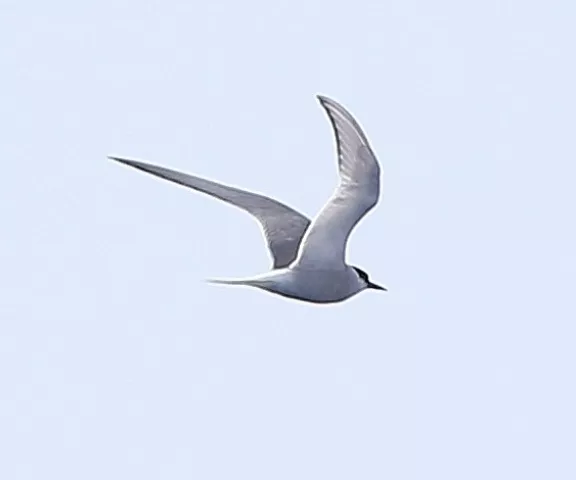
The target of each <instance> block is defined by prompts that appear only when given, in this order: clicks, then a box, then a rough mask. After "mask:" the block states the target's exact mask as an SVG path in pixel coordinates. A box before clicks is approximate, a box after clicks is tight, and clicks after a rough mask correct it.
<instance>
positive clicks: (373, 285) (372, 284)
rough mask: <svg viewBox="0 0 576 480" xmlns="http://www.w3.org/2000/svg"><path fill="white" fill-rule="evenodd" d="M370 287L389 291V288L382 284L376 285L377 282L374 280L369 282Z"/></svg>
mask: <svg viewBox="0 0 576 480" xmlns="http://www.w3.org/2000/svg"><path fill="white" fill-rule="evenodd" d="M368 288H373V289H374V290H383V291H385V292H387V291H388V289H387V288H385V287H381V286H380V285H376V284H375V283H372V282H368Z"/></svg>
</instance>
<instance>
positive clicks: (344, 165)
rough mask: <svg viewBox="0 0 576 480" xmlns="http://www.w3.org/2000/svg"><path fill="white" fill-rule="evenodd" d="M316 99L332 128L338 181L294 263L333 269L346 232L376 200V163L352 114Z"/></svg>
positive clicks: (342, 255) (343, 254)
mask: <svg viewBox="0 0 576 480" xmlns="http://www.w3.org/2000/svg"><path fill="white" fill-rule="evenodd" d="M318 100H319V101H320V104H321V105H322V106H323V107H324V109H325V110H326V113H327V114H328V118H329V119H330V122H331V123H332V127H333V129H334V135H335V137H336V149H337V154H338V169H339V174H340V184H339V185H338V188H337V189H336V191H335V192H334V194H333V196H332V197H331V198H330V200H329V201H328V203H327V204H326V205H325V206H324V207H323V208H322V210H321V211H320V213H319V214H318V215H317V216H316V218H315V219H314V220H313V221H312V224H311V225H310V228H309V229H308V230H307V231H306V234H305V235H304V238H303V239H302V243H301V244H300V249H299V252H298V258H297V263H298V264H299V265H301V266H309V267H314V268H322V266H324V267H325V268H326V269H333V268H339V267H341V266H343V265H344V264H345V257H346V244H347V242H348V237H349V235H350V233H351V232H352V230H353V229H354V227H355V226H356V224H357V223H358V222H359V221H360V219H361V218H362V217H363V216H364V215H366V213H368V211H370V210H371V209H372V208H373V207H374V205H376V203H377V202H378V197H379V196H380V166H379V165H378V161H377V160H376V156H375V155H374V152H373V151H372V148H371V147H370V144H369V143H368V139H367V138H366V135H365V134H364V132H363V131H362V129H361V127H360V125H358V123H357V122H356V120H355V119H354V118H353V117H352V115H351V114H350V113H349V112H348V111H347V110H346V109H345V108H344V107H343V106H342V105H340V104H339V103H337V102H335V101H334V100H331V99H329V98H326V97H323V96H318Z"/></svg>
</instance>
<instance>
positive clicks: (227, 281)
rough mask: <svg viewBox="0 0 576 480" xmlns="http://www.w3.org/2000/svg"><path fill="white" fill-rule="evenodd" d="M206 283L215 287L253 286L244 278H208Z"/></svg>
mask: <svg viewBox="0 0 576 480" xmlns="http://www.w3.org/2000/svg"><path fill="white" fill-rule="evenodd" d="M206 281H207V282H208V283H215V284H217V285H253V283H252V282H250V280H248V279H245V278H208V279H206Z"/></svg>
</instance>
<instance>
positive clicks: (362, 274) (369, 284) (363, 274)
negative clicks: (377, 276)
mask: <svg viewBox="0 0 576 480" xmlns="http://www.w3.org/2000/svg"><path fill="white" fill-rule="evenodd" d="M352 268H353V269H354V270H356V273H357V274H358V276H359V277H360V278H361V279H362V280H364V281H365V282H366V288H373V289H374V290H384V291H388V289H386V288H384V287H381V286H380V285H376V284H375V283H372V282H371V281H370V279H369V278H368V274H367V273H366V272H365V271H364V270H362V269H361V268H358V267H352Z"/></svg>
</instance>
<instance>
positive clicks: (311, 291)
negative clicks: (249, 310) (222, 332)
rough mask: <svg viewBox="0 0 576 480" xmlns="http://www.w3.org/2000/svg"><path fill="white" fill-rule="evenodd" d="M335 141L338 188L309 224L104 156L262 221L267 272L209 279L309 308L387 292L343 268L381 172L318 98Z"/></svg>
mask: <svg viewBox="0 0 576 480" xmlns="http://www.w3.org/2000/svg"><path fill="white" fill-rule="evenodd" d="M317 98H318V101H319V102H320V105H321V106H322V107H323V108H324V109H325V111H326V113H327V115H328V118H329V120H330V123H331V125H332V129H333V131H334V136H335V139H336V150H337V157H338V171H339V176H340V182H339V185H338V187H337V188H336V190H335V192H334V194H333V195H332V197H331V198H330V199H329V200H328V202H327V203H326V204H325V205H324V207H323V208H322V209H321V210H320V212H319V213H318V215H317V216H316V217H315V218H314V219H313V220H312V221H310V220H309V219H308V218H307V217H306V216H304V215H302V214H301V213H299V212H297V211H296V210H294V209H293V208H290V207H289V206H287V205H285V204H283V203H280V202H278V201H277V200H274V199H272V198H269V197H266V196H263V195H259V194H256V193H251V192H247V191H244V190H241V189H238V188H234V187H230V186H227V185H223V184H220V183H217V182H214V181H211V180H207V179H204V178H200V177H196V176H193V175H188V174H186V173H181V172H178V171H175V170H171V169H168V168H164V167H160V166H157V165H151V164H148V163H144V162H142V161H140V160H136V159H131V158H123V157H118V156H109V157H108V158H109V159H111V160H116V161H118V162H121V163H123V164H125V165H129V166H131V167H134V168H137V169H139V170H142V171H144V172H147V173H151V174H152V175H156V176H158V177H161V178H164V179H166V180H170V181H171V182H175V183H177V184H180V185H183V186H185V187H188V188H191V189H193V190H197V191H199V192H203V193H206V194H208V195H211V196H213V197H216V198H218V199H220V200H223V201H225V202H228V203H230V204H232V205H234V206H236V207H239V208H241V209H243V210H245V211H246V212H248V213H250V214H251V215H253V216H254V217H255V218H256V220H258V222H259V223H260V226H261V228H262V231H263V233H264V237H265V239H266V242H267V244H268V249H269V251H270V254H271V257H272V269H271V270H270V271H269V272H266V273H263V274H260V275H256V276H253V277H248V278H240V279H222V280H209V282H211V283H218V284H226V285H247V286H251V287H257V288H260V289H263V290H266V291H268V292H272V293H276V294H279V295H282V296H285V297H289V298H293V299H298V300H303V301H308V302H312V303H335V302H341V301H343V300H346V299H348V298H350V297H352V296H354V295H356V294H357V293H359V292H361V291H363V290H366V289H375V290H386V288H384V287H382V286H379V285H377V284H375V283H372V282H371V281H370V279H369V277H368V274H367V273H366V272H365V271H364V270H361V269H360V268H358V267H355V266H351V265H348V264H347V263H346V244H347V242H348V237H349V236H350V233H351V232H352V230H353V229H354V227H355V226H356V225H357V224H358V222H359V221H360V220H361V219H362V218H363V217H364V216H365V215H366V214H367V213H368V212H369V211H370V210H372V208H374V206H375V205H376V203H377V202H378V198H379V196H380V166H379V164H378V160H377V159H376V155H375V154H374V152H373V150H372V148H371V146H370V144H369V143H368V139H367V138H366V135H365V133H364V132H363V131H362V128H361V127H360V125H359V124H358V122H357V121H356V120H355V119H354V117H353V116H352V114H351V113H350V112H349V111H347V110H346V109H345V108H344V107H343V106H342V105H340V104H339V103H338V102H336V101H334V100H332V99H330V98H328V97H325V96H321V95H318V96H317Z"/></svg>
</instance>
